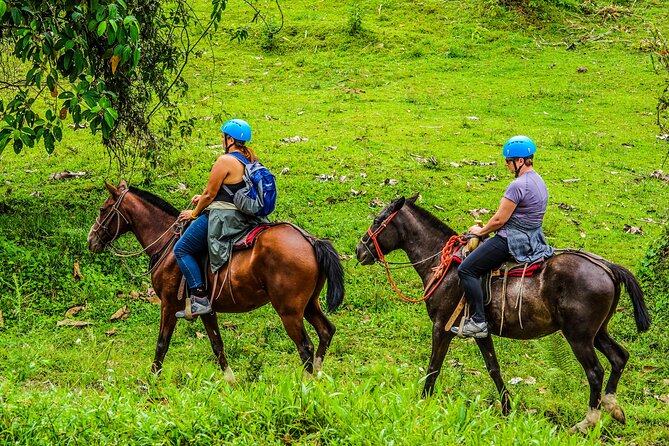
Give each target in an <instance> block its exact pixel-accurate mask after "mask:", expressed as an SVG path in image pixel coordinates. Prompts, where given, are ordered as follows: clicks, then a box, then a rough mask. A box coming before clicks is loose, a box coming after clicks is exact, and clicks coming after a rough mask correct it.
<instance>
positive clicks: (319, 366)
mask: <svg viewBox="0 0 669 446" xmlns="http://www.w3.org/2000/svg"><path fill="white" fill-rule="evenodd" d="M321 369H323V358H316V359H314V371H315V372H317V373H318V372H320V371H321Z"/></svg>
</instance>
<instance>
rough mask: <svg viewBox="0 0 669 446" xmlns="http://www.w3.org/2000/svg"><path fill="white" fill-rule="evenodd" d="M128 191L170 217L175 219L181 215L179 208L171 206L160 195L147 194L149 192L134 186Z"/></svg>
mask: <svg viewBox="0 0 669 446" xmlns="http://www.w3.org/2000/svg"><path fill="white" fill-rule="evenodd" d="M128 189H129V190H130V192H132V193H133V194H135V195H138V196H139V197H140V198H141V199H143V200H144V201H148V202H149V203H151V204H152V205H154V206H155V207H157V208H158V209H160V210H161V211H164V212H167V213H168V214H169V215H171V216H173V217H176V216H178V215H179V210H178V209H177V208H175V207H174V206H172V205H171V204H169V203H168V202H167V201H165V200H163V199H162V198H160V197H159V196H158V195H155V194H152V193H151V192H147V191H145V190H142V189H137V188H136V187H134V186H130V187H129V188H128Z"/></svg>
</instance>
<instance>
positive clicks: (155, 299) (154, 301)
mask: <svg viewBox="0 0 669 446" xmlns="http://www.w3.org/2000/svg"><path fill="white" fill-rule="evenodd" d="M146 300H147V301H148V302H149V303H152V304H154V305H160V298H159V297H158V296H156V295H155V294H153V295H149V296H146Z"/></svg>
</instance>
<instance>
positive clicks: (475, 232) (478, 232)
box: [467, 225, 483, 237]
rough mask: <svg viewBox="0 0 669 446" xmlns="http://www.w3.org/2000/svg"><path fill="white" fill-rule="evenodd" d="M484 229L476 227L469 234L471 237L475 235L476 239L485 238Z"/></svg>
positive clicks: (470, 229)
mask: <svg viewBox="0 0 669 446" xmlns="http://www.w3.org/2000/svg"><path fill="white" fill-rule="evenodd" d="M482 229H483V228H481V227H480V226H478V225H474V226H472V227H471V228H469V231H467V232H469V234H470V235H474V236H476V237H482V236H483V232H482Z"/></svg>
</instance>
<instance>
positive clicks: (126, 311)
mask: <svg viewBox="0 0 669 446" xmlns="http://www.w3.org/2000/svg"><path fill="white" fill-rule="evenodd" d="M129 316H130V308H128V306H127V305H123V306H122V307H121V308H119V309H118V311H116V313H114V314H112V316H111V317H110V318H109V320H110V321H119V320H120V321H122V320H125V319H128V317H129Z"/></svg>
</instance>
